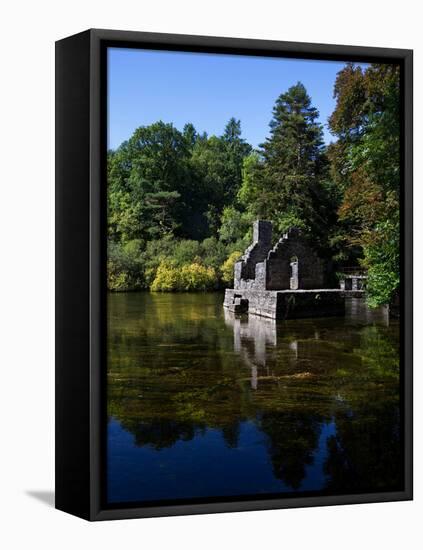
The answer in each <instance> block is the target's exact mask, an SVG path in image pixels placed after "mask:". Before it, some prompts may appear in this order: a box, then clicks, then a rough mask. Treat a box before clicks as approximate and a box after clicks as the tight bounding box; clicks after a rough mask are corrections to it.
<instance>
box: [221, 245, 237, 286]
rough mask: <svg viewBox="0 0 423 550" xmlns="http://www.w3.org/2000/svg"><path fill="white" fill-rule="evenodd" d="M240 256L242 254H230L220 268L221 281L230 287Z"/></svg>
mask: <svg viewBox="0 0 423 550" xmlns="http://www.w3.org/2000/svg"><path fill="white" fill-rule="evenodd" d="M241 256H242V252H239V251H235V252H232V254H230V255H229V257H228V258H227V259H226V261H225V262H224V263H223V264H222V266H221V267H220V271H221V272H222V281H223V282H224V283H226V284H227V285H229V286H231V285H232V284H233V282H234V267H235V264H236V262H237V261H238V260H239V258H240V257H241Z"/></svg>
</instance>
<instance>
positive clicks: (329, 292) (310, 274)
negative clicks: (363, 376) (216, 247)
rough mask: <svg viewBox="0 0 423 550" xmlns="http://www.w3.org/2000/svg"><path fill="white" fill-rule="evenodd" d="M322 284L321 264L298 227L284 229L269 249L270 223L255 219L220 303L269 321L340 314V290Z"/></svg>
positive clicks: (342, 297)
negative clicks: (250, 235) (231, 281)
mask: <svg viewBox="0 0 423 550" xmlns="http://www.w3.org/2000/svg"><path fill="white" fill-rule="evenodd" d="M324 286H325V269H324V264H323V262H322V260H321V259H320V258H319V256H318V255H317V254H316V252H315V251H314V250H313V249H312V248H311V246H310V245H309V244H308V242H307V241H306V239H305V238H304V237H303V236H302V234H301V231H300V230H299V229H297V228H295V227H293V228H291V229H289V230H288V231H287V233H285V234H284V235H282V237H281V238H280V239H279V240H278V241H277V242H276V244H275V245H274V246H273V247H272V224H271V222H269V221H264V220H257V221H255V222H254V227H253V242H252V244H251V245H250V246H249V247H248V248H247V250H246V251H245V253H244V255H243V256H242V258H241V259H240V260H239V261H238V262H237V263H236V264H235V268H234V288H233V289H227V290H226V293H225V301H224V304H223V305H224V306H225V307H226V308H228V309H229V310H230V311H234V312H236V313H247V312H248V313H252V314H255V315H261V316H264V317H270V318H273V319H279V318H283V319H287V318H298V317H316V316H325V315H341V314H343V313H344V308H345V303H344V302H345V299H344V298H345V296H344V293H343V292H342V290H340V289H325V288H324Z"/></svg>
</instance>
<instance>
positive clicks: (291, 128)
mask: <svg viewBox="0 0 423 550" xmlns="http://www.w3.org/2000/svg"><path fill="white" fill-rule="evenodd" d="M318 116H319V113H318V111H317V109H316V108H315V107H313V106H312V104H311V99H310V96H309V95H308V94H307V91H306V89H305V87H304V85H303V84H301V83H300V82H298V83H297V84H296V85H295V86H292V87H291V88H289V90H288V91H287V92H286V93H283V94H281V95H280V96H279V98H278V99H277V101H276V104H275V107H274V109H273V118H272V120H271V122H270V137H269V138H268V139H267V140H266V142H265V143H264V144H263V145H261V147H260V156H259V157H258V156H257V155H252V156H250V157H249V158H248V160H247V161H246V162H245V164H244V181H243V187H242V189H241V192H240V194H239V196H240V199H241V200H242V201H243V202H244V203H245V204H246V207H247V208H249V209H252V211H253V213H254V214H255V215H257V216H260V217H263V218H267V219H270V220H271V221H273V222H274V224H275V225H276V228H277V230H278V231H284V230H286V229H287V228H288V227H289V226H292V225H296V226H299V227H301V228H303V229H304V230H305V231H306V232H308V233H310V234H311V235H313V236H314V237H315V239H316V240H317V241H318V242H321V240H322V239H323V235H325V234H327V232H328V227H327V226H328V223H329V222H330V221H331V219H332V217H333V216H331V213H330V210H331V206H330V201H329V199H328V189H327V188H326V187H325V182H324V179H325V177H326V174H327V160H326V157H325V153H324V146H323V131H322V126H321V124H319V123H318V122H317V119H318Z"/></svg>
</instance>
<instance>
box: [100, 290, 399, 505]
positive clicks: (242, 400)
mask: <svg viewBox="0 0 423 550" xmlns="http://www.w3.org/2000/svg"><path fill="white" fill-rule="evenodd" d="M108 345H109V359H108V405H109V406H108V409H109V418H110V421H109V437H108V498H109V500H110V501H111V502H118V501H119V502H125V501H142V500H145V501H147V500H155V499H166V498H197V497H210V496H228V495H238V496H239V495H252V494H260V493H261V494H263V493H286V494H287V493H301V492H309V491H325V492H329V493H332V494H335V493H337V492H348V491H351V492H357V491H360V492H363V491H376V490H377V491H381V490H382V491H383V490H394V489H396V488H399V487H400V485H401V483H402V480H401V479H400V473H399V472H400V433H399V426H400V419H399V351H398V350H399V327H398V322H394V323H390V322H389V318H388V316H387V314H386V312H385V311H383V310H380V311H376V312H374V311H370V310H368V309H367V307H365V305H364V303H363V302H362V301H361V300H351V301H349V303H348V305H347V314H346V316H345V318H325V319H307V320H292V321H274V320H269V319H264V318H260V317H256V316H245V317H241V318H238V317H235V316H234V315H233V314H231V313H230V312H228V311H226V310H225V311H224V310H223V308H222V295H221V294H218V293H216V294H201V295H200V294H177V295H175V294H164V295H163V294H162V295H158V294H148V293H135V294H120V295H110V296H109V343H108Z"/></svg>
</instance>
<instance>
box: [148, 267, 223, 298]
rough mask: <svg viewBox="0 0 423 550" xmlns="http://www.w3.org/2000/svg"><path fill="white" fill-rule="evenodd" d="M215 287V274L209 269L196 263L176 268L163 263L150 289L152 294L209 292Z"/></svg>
mask: <svg viewBox="0 0 423 550" xmlns="http://www.w3.org/2000/svg"><path fill="white" fill-rule="evenodd" d="M215 285H216V272H215V271H214V269H213V268H211V267H205V266H203V265H201V264H198V263H192V264H185V265H183V266H182V267H178V266H176V265H175V264H174V263H173V264H172V263H171V262H169V261H164V262H162V263H161V264H160V265H159V267H158V269H157V272H156V277H155V279H154V281H153V282H152V284H151V287H150V289H151V290H152V291H153V292H175V291H191V290H210V289H212V288H214V287H215Z"/></svg>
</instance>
